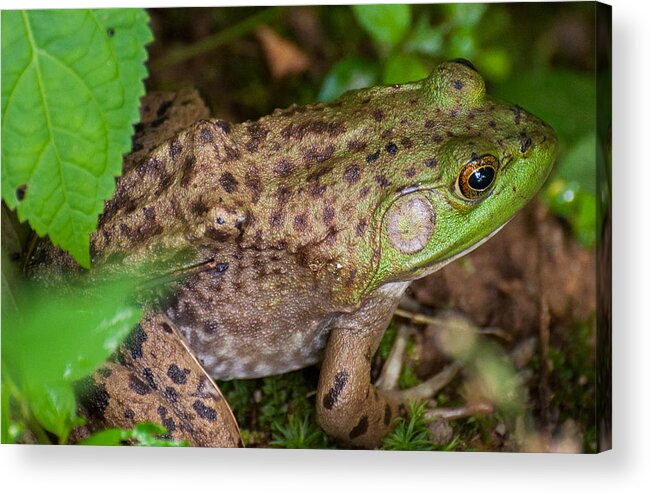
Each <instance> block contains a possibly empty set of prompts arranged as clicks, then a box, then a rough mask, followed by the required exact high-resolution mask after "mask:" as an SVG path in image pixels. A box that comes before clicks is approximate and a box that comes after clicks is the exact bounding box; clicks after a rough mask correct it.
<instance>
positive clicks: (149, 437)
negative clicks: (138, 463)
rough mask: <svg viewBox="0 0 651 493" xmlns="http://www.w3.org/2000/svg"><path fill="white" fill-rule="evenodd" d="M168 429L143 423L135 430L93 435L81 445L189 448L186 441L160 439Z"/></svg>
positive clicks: (103, 431) (117, 430) (113, 430)
mask: <svg viewBox="0 0 651 493" xmlns="http://www.w3.org/2000/svg"><path fill="white" fill-rule="evenodd" d="M165 433H167V429H166V428H165V427H164V426H161V425H158V424H155V423H148V422H142V423H138V424H137V425H136V426H134V427H133V430H124V429H121V428H109V429H106V430H102V431H99V432H97V433H94V434H92V435H91V436H89V437H88V438H86V439H84V440H82V441H81V442H79V445H108V446H114V445H122V443H123V442H125V441H128V440H131V441H133V442H134V443H135V444H136V445H143V446H146V447H187V446H188V443H187V442H185V441H180V442H177V441H174V440H169V439H166V438H160V437H159V436H157V435H164V434H165Z"/></svg>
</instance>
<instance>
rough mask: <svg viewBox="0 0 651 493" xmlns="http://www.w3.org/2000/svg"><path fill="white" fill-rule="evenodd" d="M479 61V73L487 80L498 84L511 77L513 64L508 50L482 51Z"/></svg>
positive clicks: (492, 49) (478, 57) (493, 49)
mask: <svg viewBox="0 0 651 493" xmlns="http://www.w3.org/2000/svg"><path fill="white" fill-rule="evenodd" d="M477 60H478V61H477V66H478V67H479V71H480V72H481V73H482V75H483V76H484V77H485V78H486V79H487V80H490V81H493V82H498V81H504V80H506V79H508V78H509V77H510V76H511V69H512V67H511V65H512V63H511V57H510V56H509V53H508V51H507V50H504V49H500V48H491V49H489V50H482V51H480V53H479V54H478V56H477Z"/></svg>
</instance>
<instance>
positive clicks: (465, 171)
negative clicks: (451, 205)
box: [457, 154, 498, 200]
mask: <svg viewBox="0 0 651 493" xmlns="http://www.w3.org/2000/svg"><path fill="white" fill-rule="evenodd" d="M497 167H498V162H497V158H496V157H495V156H492V155H490V154H486V155H485V156H481V157H478V158H476V159H473V160H472V161H470V162H469V163H468V164H466V165H465V166H464V167H463V168H462V169H461V173H459V179H458V181H457V184H458V187H459V192H460V193H461V195H463V196H464V197H465V198H467V199H469V200H476V199H479V198H482V197H484V196H486V195H488V193H489V192H490V190H491V188H492V187H493V184H494V183H495V177H496V176H497Z"/></svg>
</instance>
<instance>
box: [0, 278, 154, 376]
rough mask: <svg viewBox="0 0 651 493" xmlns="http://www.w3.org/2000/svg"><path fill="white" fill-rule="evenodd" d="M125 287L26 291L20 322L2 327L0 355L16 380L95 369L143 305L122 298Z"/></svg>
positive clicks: (127, 288)
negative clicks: (0, 352)
mask: <svg viewBox="0 0 651 493" xmlns="http://www.w3.org/2000/svg"><path fill="white" fill-rule="evenodd" d="M128 292H129V287H128V284H125V283H111V284H107V285H102V286H100V287H98V288H97V289H95V290H90V289H88V287H85V288H83V287H82V288H79V289H78V290H76V289H74V288H71V290H70V292H69V293H67V294H65V295H60V293H56V292H55V291H53V290H50V291H46V290H41V289H39V290H33V291H30V292H29V293H28V294H27V295H26V296H27V297H28V299H29V300H30V302H29V305H25V306H29V309H28V311H27V309H22V314H23V319H24V321H25V322H24V324H20V323H10V324H8V325H6V326H5V327H3V331H2V359H3V362H6V365H7V368H8V369H9V371H10V372H11V373H12V375H13V376H14V378H15V379H16V381H17V383H19V384H22V383H24V382H30V385H35V384H36V383H43V384H45V383H47V384H52V385H59V384H61V383H63V382H72V381H74V380H76V379H79V378H81V377H83V376H85V375H88V374H89V373H91V372H92V371H94V370H96V369H97V368H98V367H99V365H100V364H101V363H102V362H103V361H105V360H106V358H108V357H109V356H110V355H111V354H112V353H113V352H114V351H115V350H116V349H117V347H118V346H119V344H120V343H121V342H122V340H123V339H124V337H126V335H127V334H128V333H129V332H130V331H131V329H132V328H133V327H134V326H135V325H136V324H137V323H138V320H139V319H140V316H141V314H142V310H141V309H140V308H137V307H135V306H132V305H131V304H127V303H126V302H125V299H126V293H128ZM21 306H22V303H21Z"/></svg>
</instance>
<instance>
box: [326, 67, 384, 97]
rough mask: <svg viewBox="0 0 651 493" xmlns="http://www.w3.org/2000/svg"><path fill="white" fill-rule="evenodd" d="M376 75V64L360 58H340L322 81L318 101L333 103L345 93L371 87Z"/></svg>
mask: <svg viewBox="0 0 651 493" xmlns="http://www.w3.org/2000/svg"><path fill="white" fill-rule="evenodd" d="M378 75H379V67H378V65H377V63H376V62H373V61H370V60H367V59H365V58H360V57H346V58H342V59H341V60H339V61H338V62H337V63H336V64H335V65H334V66H333V67H332V68H331V69H330V71H329V72H328V74H327V75H326V76H325V78H324V79H323V84H322V85H321V91H320V92H319V101H325V102H327V101H334V100H335V99H337V98H338V97H339V96H341V95H342V94H343V93H345V92H346V91H350V90H352V89H361V88H364V87H369V86H373V85H375V84H377V82H378Z"/></svg>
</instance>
